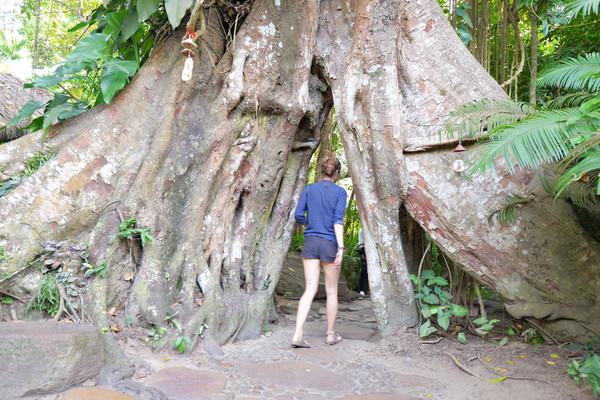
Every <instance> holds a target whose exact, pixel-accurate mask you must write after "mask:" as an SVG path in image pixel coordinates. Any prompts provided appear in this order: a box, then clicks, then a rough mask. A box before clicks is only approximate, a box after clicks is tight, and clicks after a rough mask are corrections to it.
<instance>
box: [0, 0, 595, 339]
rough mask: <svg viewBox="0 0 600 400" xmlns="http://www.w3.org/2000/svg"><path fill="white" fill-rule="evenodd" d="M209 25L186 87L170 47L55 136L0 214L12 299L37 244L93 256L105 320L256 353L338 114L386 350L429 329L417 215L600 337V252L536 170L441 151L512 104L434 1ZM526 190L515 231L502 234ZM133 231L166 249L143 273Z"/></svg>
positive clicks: (274, 12) (529, 304) (23, 146)
mask: <svg viewBox="0 0 600 400" xmlns="http://www.w3.org/2000/svg"><path fill="white" fill-rule="evenodd" d="M212 11H217V10H216V9H215V8H213V9H212ZM205 14H206V17H207V30H206V32H205V33H204V34H203V35H202V37H201V39H200V41H201V44H202V45H201V46H200V51H199V55H198V56H197V57H196V58H195V63H196V65H195V69H194V73H193V77H192V79H191V80H190V81H189V82H182V81H181V78H180V75H181V70H182V67H183V64H184V61H185V59H184V57H181V56H180V53H179V51H180V44H179V42H180V39H181V37H182V36H183V34H184V31H183V30H176V31H175V32H174V33H173V34H172V35H171V36H170V37H169V38H168V39H167V40H166V41H165V42H164V43H163V44H162V45H160V46H159V47H158V48H157V49H155V51H154V53H153V55H152V57H151V59H150V60H149V61H148V62H147V63H146V64H145V66H144V67H143V68H142V69H141V71H140V72H139V73H138V74H137V76H136V77H135V79H134V80H133V82H132V83H131V84H130V85H129V86H128V87H127V89H126V90H125V91H124V92H123V93H121V94H120V95H119V96H118V97H117V98H116V100H115V101H114V102H113V103H112V104H110V105H109V106H106V107H98V108H96V109H94V110H92V111H89V112H87V113H85V114H83V115H81V116H79V117H76V118H74V119H72V120H70V121H68V122H66V123H63V124H62V125H60V126H58V127H55V128H53V130H52V131H51V132H50V135H49V139H48V141H47V144H48V145H49V146H50V147H52V148H53V150H54V152H55V154H56V155H55V157H54V158H53V159H52V160H51V161H50V162H48V163H47V164H45V165H44V166H43V167H42V168H41V169H40V170H38V171H37V172H36V173H35V174H34V175H33V176H31V177H30V178H27V179H25V180H24V181H23V182H22V183H21V184H20V185H19V186H18V187H17V188H16V189H15V190H14V191H12V192H10V193H9V194H8V195H6V196H4V197H2V198H0V244H1V245H3V246H4V248H5V249H6V250H7V251H8V252H9V254H10V258H8V260H6V261H5V262H4V263H3V264H0V268H1V270H2V271H3V272H4V273H5V278H0V283H2V284H3V287H4V288H7V287H8V286H7V283H8V282H10V290H11V293H13V294H16V295H22V296H25V295H26V294H31V293H28V292H31V290H32V288H35V287H36V282H39V280H40V272H39V271H36V270H34V269H32V268H27V265H28V263H29V262H30V261H31V260H33V259H34V258H35V257H36V255H37V254H38V253H39V252H40V246H39V244H40V243H43V242H46V241H59V240H69V241H71V242H73V243H77V242H85V243H87V245H88V248H89V249H90V253H91V259H92V261H93V262H94V263H96V264H98V263H100V262H101V261H105V262H106V263H107V265H109V267H110V272H109V274H108V277H107V279H94V280H92V283H91V285H90V288H89V289H90V290H88V292H87V294H86V304H87V314H88V315H92V317H93V320H94V322H95V323H97V324H99V325H103V326H104V325H106V324H107V316H106V315H107V314H106V312H107V310H108V309H111V308H113V307H116V308H117V309H124V312H125V313H127V315H128V316H129V317H130V318H133V319H134V320H135V321H137V322H138V323H152V324H157V325H161V324H164V323H165V322H164V321H165V318H170V317H171V316H173V315H175V316H174V317H172V318H175V319H177V320H178V321H179V322H180V323H182V324H183V326H184V329H185V331H186V333H187V334H188V335H189V336H191V337H193V336H195V335H196V334H197V333H198V332H199V330H200V329H205V328H206V330H205V336H206V337H207V338H210V339H212V340H216V341H217V342H221V343H222V342H225V341H227V340H229V339H231V338H250V337H255V336H256V335H258V334H259V333H260V331H261V329H262V327H263V325H264V323H265V321H267V320H268V318H269V316H270V314H271V311H272V306H273V297H272V296H273V291H274V288H275V284H276V283H277V280H278V277H279V273H280V270H281V266H282V263H283V260H284V257H285V254H286V251H287V248H288V245H289V242H290V237H291V232H292V230H293V218H292V211H293V208H294V205H295V200H296V198H297V196H298V194H299V192H300V191H301V189H302V187H303V186H304V184H305V182H306V174H307V166H308V162H309V159H310V157H311V155H312V153H313V151H314V149H315V148H316V146H317V145H318V143H319V136H320V132H321V128H322V125H323V124H324V121H325V120H326V117H327V115H328V113H329V111H330V109H331V107H332V106H333V105H335V110H336V117H337V121H338V124H339V126H340V129H341V134H342V141H343V144H344V149H345V152H346V156H347V159H348V164H349V168H350V172H351V174H352V177H353V182H354V184H355V188H356V196H357V200H358V203H359V210H360V214H361V219H362V220H363V223H364V232H365V243H366V248H367V257H368V260H369V280H370V285H371V289H372V297H373V301H374V305H375V311H376V315H377V319H378V322H379V327H380V330H381V331H382V333H383V334H390V333H393V332H395V331H396V330H397V329H398V328H400V327H402V326H408V325H414V324H415V323H416V322H417V313H416V309H415V304H414V299H413V294H412V287H411V284H410V281H409V279H408V269H409V267H410V263H411V262H412V261H411V260H413V259H414V257H408V249H405V246H406V241H404V242H403V237H405V236H406V235H405V232H403V226H401V224H400V216H401V215H403V214H405V211H407V212H408V214H409V215H410V216H411V217H412V218H413V219H414V220H415V221H416V222H417V223H418V224H419V225H420V226H421V227H422V228H423V229H424V230H425V231H426V232H428V233H429V234H430V235H431V237H432V238H433V239H434V240H435V241H436V242H437V243H439V245H440V246H441V247H442V249H443V250H444V251H445V252H446V253H447V254H448V255H449V256H450V257H451V258H452V259H453V260H455V261H456V262H457V263H459V264H460V265H462V266H463V268H464V269H465V270H466V271H468V272H469V273H470V274H472V275H473V276H474V277H476V278H477V279H479V280H480V281H482V282H483V283H485V284H486V285H489V286H490V287H492V288H494V289H496V290H497V291H498V292H499V293H500V294H501V295H502V296H503V297H504V298H505V299H506V302H507V309H508V311H509V312H510V313H512V314H513V315H515V316H517V317H530V318H534V319H537V320H538V322H539V324H541V325H543V326H544V327H545V328H546V329H548V331H549V332H554V333H555V334H558V333H562V334H565V335H570V336H574V335H575V336H576V335H580V334H581V333H582V329H583V328H582V326H585V327H587V329H590V330H596V331H598V330H600V319H599V318H598V316H599V314H600V305H599V303H598V301H597V299H596V296H597V293H598V290H599V286H600V257H599V255H600V246H599V244H598V243H597V242H596V241H594V240H593V239H592V238H591V237H590V235H589V234H588V233H587V232H586V231H585V230H584V229H583V228H582V227H581V226H580V225H579V224H578V222H577V220H576V218H575V216H574V213H573V211H572V210H571V208H570V206H569V205H568V204H567V203H565V202H562V201H553V200H552V199H551V198H550V197H548V195H546V194H545V192H544V191H543V189H541V187H540V186H539V185H537V184H536V180H535V179H534V176H533V174H532V173H531V172H530V171H521V172H519V174H517V175H515V176H512V175H508V174H506V173H499V174H498V175H497V176H479V177H476V178H474V179H471V180H469V179H466V178H464V177H463V176H461V175H460V174H458V173H456V172H454V171H453V169H452V164H453V162H454V161H455V160H456V159H458V158H460V157H461V154H460V153H453V152H452V151H451V150H452V147H453V143H452V142H449V143H447V144H446V145H444V143H441V141H440V138H439V136H438V134H437V132H438V131H439V129H440V127H441V126H442V125H443V123H444V122H445V121H446V119H447V118H448V115H449V113H450V112H451V111H452V110H454V109H455V108H457V107H458V106H460V105H462V104H464V103H467V102H469V101H472V100H477V99H482V98H491V99H503V98H505V97H506V96H505V94H504V92H503V91H502V90H501V88H500V87H499V86H498V84H497V83H496V82H495V81H494V80H493V79H492V78H491V77H490V76H489V75H488V74H487V73H486V72H485V71H484V70H483V68H482V67H481V66H480V65H479V64H478V63H477V61H476V60H475V59H474V58H473V57H472V56H471V55H470V53H469V52H468V50H467V49H466V48H465V47H464V45H463V44H462V43H461V42H460V40H459V39H458V37H457V36H456V34H455V33H454V31H453V30H452V28H451V26H450V25H449V24H448V22H447V21H446V19H445V17H444V15H443V14H442V12H441V10H440V8H439V6H438V4H437V2H435V1H434V0H414V1H399V0H398V1H392V0H388V1H385V0H384V1H374V0H355V1H349V2H347V1H334V0H330V1H316V0H304V1H279V0H256V1H255V2H254V3H253V4H252V7H251V9H250V12H249V14H248V15H247V16H246V18H245V20H244V21H243V24H242V26H241V28H240V29H239V31H238V32H237V33H236V35H235V40H233V41H232V42H231V43H229V46H227V44H228V42H227V40H226V37H225V34H224V33H223V29H222V25H221V23H220V22H219V20H218V18H217V14H216V12H210V11H208V10H207V11H206V12H205ZM32 138H34V136H31V135H28V136H26V137H24V138H21V139H18V140H16V141H13V142H11V143H8V144H4V145H2V146H1V147H0V166H1V167H4V168H6V169H8V170H13V171H17V170H18V169H19V167H20V165H22V162H23V161H24V159H25V158H26V157H27V154H28V152H31V151H33V149H35V146H39V145H36V144H34V143H35V142H34V139H32ZM532 193H534V194H535V195H536V200H535V201H532V202H529V203H527V204H526V205H524V206H523V207H522V208H521V209H520V210H519V211H518V218H517V222H516V223H515V224H514V225H512V226H509V227H505V226H503V225H501V224H498V223H494V222H489V221H488V217H489V216H490V215H491V214H492V213H493V212H494V211H495V210H497V209H499V208H500V207H502V205H503V204H504V202H505V201H506V199H507V198H508V197H509V196H511V195H515V194H516V195H525V196H530V195H531V194H532ZM129 216H135V217H136V219H137V223H138V225H139V226H146V227H150V228H151V229H152V232H153V235H154V241H153V243H152V244H150V245H148V246H145V247H144V248H143V250H142V249H137V250H138V251H140V254H138V255H137V257H132V256H131V251H130V248H129V247H128V244H127V243H124V242H122V241H118V240H114V236H115V234H116V232H117V229H118V225H119V223H120V222H122V219H123V218H127V217H129ZM405 254H406V255H405ZM22 269H23V271H22V272H19V273H17V274H14V276H12V277H11V278H10V279H7V278H6V277H8V276H11V275H13V273H14V272H17V271H20V270H22ZM32 282H33V283H32ZM200 327H203V328H200Z"/></svg>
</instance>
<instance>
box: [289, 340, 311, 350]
mask: <svg viewBox="0 0 600 400" xmlns="http://www.w3.org/2000/svg"><path fill="white" fill-rule="evenodd" d="M292 348H294V349H309V348H310V343H308V342H307V341H306V340H304V339H299V340H292Z"/></svg>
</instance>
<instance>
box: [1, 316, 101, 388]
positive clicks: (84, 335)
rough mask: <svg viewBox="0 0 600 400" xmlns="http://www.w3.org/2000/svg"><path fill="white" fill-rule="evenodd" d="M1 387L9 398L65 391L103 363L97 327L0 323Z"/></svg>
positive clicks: (87, 376)
mask: <svg viewBox="0 0 600 400" xmlns="http://www.w3.org/2000/svg"><path fill="white" fill-rule="evenodd" d="M0 338H2V340H1V341H0V360H2V363H3V368H0V382H1V384H0V386H1V387H2V396H1V397H2V398H3V399H6V400H9V399H15V398H18V397H23V396H34V395H42V394H48V393H54V392H58V391H61V390H65V389H67V388H69V387H71V386H73V385H76V384H79V383H81V382H84V381H85V380H87V379H90V378H93V377H95V376H96V375H98V373H99V372H100V369H101V368H102V366H103V365H104V341H103V339H102V336H101V334H100V332H99V331H98V329H97V328H95V327H92V326H87V325H76V324H65V323H58V322H55V321H35V322H3V323H0Z"/></svg>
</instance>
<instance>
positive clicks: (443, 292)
mask: <svg viewBox="0 0 600 400" xmlns="http://www.w3.org/2000/svg"><path fill="white" fill-rule="evenodd" d="M410 279H411V281H412V283H413V284H414V286H415V299H416V300H417V302H418V305H419V312H420V313H421V316H422V317H423V318H424V320H425V322H423V323H422V324H421V326H420V327H419V335H420V336H421V337H426V336H429V335H430V334H432V333H435V332H437V330H438V328H439V329H442V330H444V331H447V330H448V328H449V326H450V319H451V318H452V317H465V316H467V314H468V310H467V309H466V307H463V306H460V305H458V304H454V303H452V301H451V300H452V295H451V294H450V292H449V291H448V290H447V289H448V281H447V280H446V278H444V277H443V276H440V275H437V274H436V273H435V272H434V271H433V270H430V269H428V270H424V271H422V273H421V275H420V276H416V275H414V274H411V275H410ZM434 317H435V318H436V321H435V322H436V324H435V325H434V323H433V318H434Z"/></svg>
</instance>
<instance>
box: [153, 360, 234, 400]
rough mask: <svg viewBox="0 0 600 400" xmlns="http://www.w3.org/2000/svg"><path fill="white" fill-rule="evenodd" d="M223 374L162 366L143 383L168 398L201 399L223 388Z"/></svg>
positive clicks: (177, 399) (224, 382) (179, 399)
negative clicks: (162, 367)
mask: <svg viewBox="0 0 600 400" xmlns="http://www.w3.org/2000/svg"><path fill="white" fill-rule="evenodd" d="M226 382H227V381H226V378H225V376H223V375H221V374H219V373H216V372H212V371H207V370H201V369H192V368H184V367H172V368H164V369H161V370H159V371H158V372H156V373H154V374H153V375H151V376H150V377H149V378H148V379H147V380H146V382H145V383H147V384H148V385H150V386H154V387H156V388H157V389H159V390H161V391H162V392H164V393H165V395H167V397H168V398H169V400H202V399H208V398H209V397H210V395H212V394H215V393H219V392H220V391H222V390H223V389H224V388H225V384H226Z"/></svg>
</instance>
